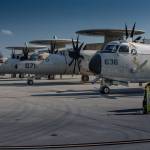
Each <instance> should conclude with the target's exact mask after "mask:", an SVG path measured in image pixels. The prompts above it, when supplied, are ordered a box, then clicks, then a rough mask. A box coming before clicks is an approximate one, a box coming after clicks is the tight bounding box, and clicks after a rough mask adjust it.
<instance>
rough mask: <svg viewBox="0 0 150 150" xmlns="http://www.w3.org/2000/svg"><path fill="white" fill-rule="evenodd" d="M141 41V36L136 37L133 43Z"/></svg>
mask: <svg viewBox="0 0 150 150" xmlns="http://www.w3.org/2000/svg"><path fill="white" fill-rule="evenodd" d="M141 39H142V36H138V37H137V38H136V39H134V41H133V42H137V41H139V40H141Z"/></svg>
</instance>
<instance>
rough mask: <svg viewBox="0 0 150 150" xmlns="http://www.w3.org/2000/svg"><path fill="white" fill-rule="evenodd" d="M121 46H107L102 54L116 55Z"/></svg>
mask: <svg viewBox="0 0 150 150" xmlns="http://www.w3.org/2000/svg"><path fill="white" fill-rule="evenodd" d="M118 48H119V45H107V46H106V47H105V48H104V50H103V51H102V52H108V53H115V52H116V51H117V50H118Z"/></svg>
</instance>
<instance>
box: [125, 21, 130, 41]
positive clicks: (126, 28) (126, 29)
mask: <svg viewBox="0 0 150 150" xmlns="http://www.w3.org/2000/svg"><path fill="white" fill-rule="evenodd" d="M125 31H126V40H127V39H128V37H129V33H128V27H127V25H126V24H125Z"/></svg>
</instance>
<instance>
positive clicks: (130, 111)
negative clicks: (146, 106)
mask: <svg viewBox="0 0 150 150" xmlns="http://www.w3.org/2000/svg"><path fill="white" fill-rule="evenodd" d="M109 112H111V113H114V114H113V115H119V116H121V115H142V114H143V109H142V108H132V109H119V110H112V111H109Z"/></svg>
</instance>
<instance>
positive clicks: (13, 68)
mask: <svg viewBox="0 0 150 150" xmlns="http://www.w3.org/2000/svg"><path fill="white" fill-rule="evenodd" d="M95 53H96V51H88V50H87V51H83V52H82V55H83V56H84V59H83V60H79V61H80V69H81V70H80V71H81V72H82V73H83V74H89V73H90V72H89V67H88V65H89V61H90V59H91V58H92V56H93V55H94V54H95ZM71 61H72V58H71V57H70V56H69V50H64V51H62V52H59V53H57V54H48V55H47V57H46V58H41V57H39V58H37V59H36V60H35V59H33V60H23V61H21V60H19V59H13V58H9V59H8V60H6V61H5V62H3V63H1V64H0V73H6V74H11V73H15V74H17V73H24V74H42V75H48V74H73V69H74V65H75V62H73V63H72V64H71V65H69V64H70V62H71ZM75 74H79V69H78V66H77V65H76V68H75Z"/></svg>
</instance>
